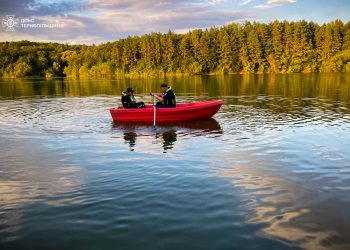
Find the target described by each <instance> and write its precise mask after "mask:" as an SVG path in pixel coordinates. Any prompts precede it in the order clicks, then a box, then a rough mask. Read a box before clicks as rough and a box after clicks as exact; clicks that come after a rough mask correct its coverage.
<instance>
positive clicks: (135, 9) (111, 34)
mask: <svg viewBox="0 0 350 250" xmlns="http://www.w3.org/2000/svg"><path fill="white" fill-rule="evenodd" d="M0 18H1V19H2V25H1V26H0V41H18V40H29V41H39V42H48V41H52V42H60V43H68V44H100V43H105V42H108V41H115V40H118V39H120V38H125V37H127V36H128V35H131V36H134V35H142V34H148V33H151V32H162V33H165V32H167V31H169V30H171V31H173V32H176V33H186V32H188V31H189V30H193V29H198V28H201V29H205V28H209V27H212V26H217V27H218V26H222V25H225V24H229V23H232V22H236V23H243V22H245V21H257V22H265V23H268V22H270V21H273V20H288V21H296V20H301V19H305V20H308V21H314V22H317V23H320V24H322V23H325V22H330V21H332V20H335V19H340V20H342V21H343V22H348V21H350V0H332V1H330V0H57V1H53V0H41V1H39V0H0Z"/></svg>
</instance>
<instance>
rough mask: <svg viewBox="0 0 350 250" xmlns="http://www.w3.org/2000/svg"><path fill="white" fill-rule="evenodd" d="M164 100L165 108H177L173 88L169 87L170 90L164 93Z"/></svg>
mask: <svg viewBox="0 0 350 250" xmlns="http://www.w3.org/2000/svg"><path fill="white" fill-rule="evenodd" d="M163 99H164V102H163V104H164V106H165V107H176V95H175V93H174V91H173V90H172V89H171V87H168V90H167V91H166V92H165V93H163Z"/></svg>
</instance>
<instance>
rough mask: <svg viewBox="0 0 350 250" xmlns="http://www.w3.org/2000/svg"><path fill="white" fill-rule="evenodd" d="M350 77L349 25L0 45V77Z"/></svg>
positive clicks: (256, 26) (245, 27) (249, 27)
mask: <svg viewBox="0 0 350 250" xmlns="http://www.w3.org/2000/svg"><path fill="white" fill-rule="evenodd" d="M297 72H305V73H308V72H350V21H349V22H347V23H343V22H342V21H340V20H335V21H332V22H329V23H325V24H322V25H320V24H317V23H314V22H307V21H305V20H301V21H297V22H288V21H274V22H270V23H267V24H266V23H257V22H253V23H252V22H245V23H243V24H238V23H231V24H228V25H225V26H222V27H212V28H210V29H205V30H202V29H197V30H192V31H189V32H188V33H186V34H176V33H174V32H171V31H168V32H167V33H165V34H162V33H151V34H145V35H142V36H129V37H127V38H123V39H119V40H117V41H115V42H107V43H104V44H100V45H91V46H87V45H68V44H60V43H41V42H40V43H38V42H30V41H19V42H2V43H0V77H5V78H20V77H30V76H42V77H46V78H52V77H72V78H111V77H135V78H136V77H153V76H164V75H175V74H191V75H200V74H232V73H242V74H245V73H297Z"/></svg>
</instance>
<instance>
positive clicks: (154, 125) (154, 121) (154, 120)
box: [153, 96, 157, 128]
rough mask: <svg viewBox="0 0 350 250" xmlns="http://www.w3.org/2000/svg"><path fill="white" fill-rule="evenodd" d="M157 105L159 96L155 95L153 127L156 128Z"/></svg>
mask: <svg viewBox="0 0 350 250" xmlns="http://www.w3.org/2000/svg"><path fill="white" fill-rule="evenodd" d="M156 105H157V98H156V97H155V96H153V127H154V128H156Z"/></svg>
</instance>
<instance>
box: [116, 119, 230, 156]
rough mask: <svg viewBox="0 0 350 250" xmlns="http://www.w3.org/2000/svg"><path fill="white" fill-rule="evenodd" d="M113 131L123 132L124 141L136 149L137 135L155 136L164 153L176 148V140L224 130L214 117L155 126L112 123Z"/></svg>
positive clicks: (210, 134)
mask: <svg viewBox="0 0 350 250" xmlns="http://www.w3.org/2000/svg"><path fill="white" fill-rule="evenodd" d="M112 131H113V132H115V133H121V134H122V137H123V139H124V142H125V143H126V144H128V145H129V147H130V151H134V149H135V146H136V144H137V137H145V136H148V137H153V138H155V139H161V140H162V148H163V153H166V152H167V151H168V150H171V149H173V148H174V146H175V143H176V141H178V140H180V139H182V138H186V137H194V136H207V137H210V136H220V135H221V134H222V133H223V132H222V129H221V126H220V124H219V123H218V122H217V121H216V120H215V119H214V118H210V119H204V120H196V121H187V122H175V123H166V124H165V123H164V124H159V125H157V126H156V127H153V125H152V124H137V123H120V122H115V123H112Z"/></svg>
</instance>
